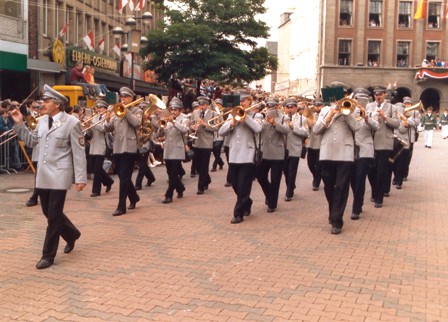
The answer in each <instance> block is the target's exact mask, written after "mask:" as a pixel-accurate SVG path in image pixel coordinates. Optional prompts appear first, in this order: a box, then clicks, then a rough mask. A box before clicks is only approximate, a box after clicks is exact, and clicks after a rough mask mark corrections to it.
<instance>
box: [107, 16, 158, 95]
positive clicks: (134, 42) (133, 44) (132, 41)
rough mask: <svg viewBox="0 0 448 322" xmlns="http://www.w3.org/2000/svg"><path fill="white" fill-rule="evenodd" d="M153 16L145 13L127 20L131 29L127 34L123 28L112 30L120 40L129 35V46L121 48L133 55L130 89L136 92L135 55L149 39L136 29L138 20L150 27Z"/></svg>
mask: <svg viewBox="0 0 448 322" xmlns="http://www.w3.org/2000/svg"><path fill="white" fill-rule="evenodd" d="M152 19H153V16H152V14H151V13H150V12H145V13H143V14H142V16H141V17H130V18H128V19H126V22H125V25H126V26H128V27H129V31H128V32H127V33H126V32H124V31H123V29H122V28H121V27H115V28H114V29H113V30H112V34H113V35H114V38H115V39H117V40H118V39H120V38H121V37H122V36H123V35H124V34H127V38H128V39H127V44H123V46H122V47H121V50H122V51H129V52H130V53H131V81H130V88H131V89H132V90H133V91H134V90H135V82H134V57H135V53H138V52H139V51H140V47H141V46H145V45H147V44H148V38H146V37H142V32H141V30H137V29H135V27H136V25H137V20H142V21H143V23H144V24H145V25H148V24H149V23H150V22H151V20H152Z"/></svg>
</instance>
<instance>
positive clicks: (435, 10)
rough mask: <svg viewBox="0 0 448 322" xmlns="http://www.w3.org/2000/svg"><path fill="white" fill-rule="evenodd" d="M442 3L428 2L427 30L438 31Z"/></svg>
mask: <svg viewBox="0 0 448 322" xmlns="http://www.w3.org/2000/svg"><path fill="white" fill-rule="evenodd" d="M441 10H442V3H440V2H430V3H429V6H428V29H440V21H441V19H440V18H441V14H440V13H441Z"/></svg>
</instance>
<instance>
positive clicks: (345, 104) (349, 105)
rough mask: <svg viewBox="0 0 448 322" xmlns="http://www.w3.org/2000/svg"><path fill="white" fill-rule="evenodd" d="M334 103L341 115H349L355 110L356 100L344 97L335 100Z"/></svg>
mask: <svg viewBox="0 0 448 322" xmlns="http://www.w3.org/2000/svg"><path fill="white" fill-rule="evenodd" d="M336 105H337V107H338V108H339V109H340V110H341V113H342V114H343V115H350V114H352V113H353V112H354V111H355V109H356V107H357V106H358V102H357V101H356V100H354V99H352V98H351V97H344V98H341V99H340V100H339V101H337V102H336Z"/></svg>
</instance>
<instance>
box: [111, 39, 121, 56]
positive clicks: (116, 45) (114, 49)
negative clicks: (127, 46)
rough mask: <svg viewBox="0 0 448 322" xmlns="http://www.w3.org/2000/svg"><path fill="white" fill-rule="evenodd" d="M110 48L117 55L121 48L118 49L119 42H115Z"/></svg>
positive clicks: (119, 54)
mask: <svg viewBox="0 0 448 322" xmlns="http://www.w3.org/2000/svg"><path fill="white" fill-rule="evenodd" d="M112 50H113V51H114V52H115V53H116V54H117V56H118V57H120V56H121V49H120V43H119V42H117V43H116V44H115V46H114V47H113V48H112Z"/></svg>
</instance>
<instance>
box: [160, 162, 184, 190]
mask: <svg viewBox="0 0 448 322" xmlns="http://www.w3.org/2000/svg"><path fill="white" fill-rule="evenodd" d="M165 167H166V173H167V174H168V189H166V192H165V197H166V198H173V193H174V190H176V191H177V193H180V192H184V191H185V186H184V184H183V183H182V180H181V179H180V178H181V173H182V160H165Z"/></svg>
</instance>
